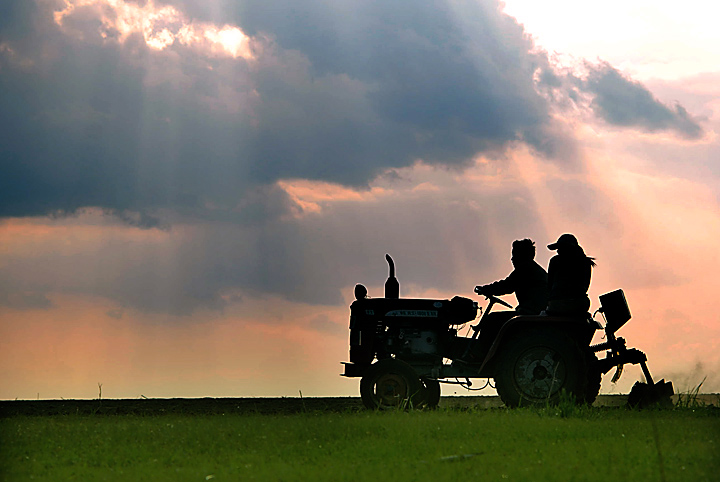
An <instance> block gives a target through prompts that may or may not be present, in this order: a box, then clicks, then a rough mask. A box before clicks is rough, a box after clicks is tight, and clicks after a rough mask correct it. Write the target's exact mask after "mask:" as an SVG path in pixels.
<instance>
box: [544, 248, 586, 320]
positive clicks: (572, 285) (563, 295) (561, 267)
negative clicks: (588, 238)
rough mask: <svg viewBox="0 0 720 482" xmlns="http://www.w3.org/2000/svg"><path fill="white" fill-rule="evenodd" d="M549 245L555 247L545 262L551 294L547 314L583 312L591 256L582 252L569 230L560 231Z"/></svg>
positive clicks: (584, 309)
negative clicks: (567, 232)
mask: <svg viewBox="0 0 720 482" xmlns="http://www.w3.org/2000/svg"><path fill="white" fill-rule="evenodd" d="M548 249H550V250H553V251H557V254H556V255H555V256H553V257H552V258H551V259H550V264H549V265H548V287H549V288H550V297H549V300H548V305H547V309H546V310H545V311H546V312H547V314H549V315H552V314H575V313H586V312H587V311H588V309H589V308H590V298H588V295H587V292H588V289H589V288H590V277H591V275H592V268H593V267H594V266H595V260H594V258H591V257H589V256H586V255H585V251H583V249H582V247H580V244H578V240H577V238H576V237H575V236H573V235H572V234H563V235H562V236H560V237H559V238H558V240H557V241H556V242H554V243H552V244H548Z"/></svg>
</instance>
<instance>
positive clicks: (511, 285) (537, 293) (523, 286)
mask: <svg viewBox="0 0 720 482" xmlns="http://www.w3.org/2000/svg"><path fill="white" fill-rule="evenodd" d="M511 256H512V257H511V258H510V261H511V262H512V264H513V267H514V268H515V269H514V270H513V271H512V273H510V274H509V275H508V277H507V278H505V279H503V280H500V281H495V282H494V283H490V284H487V285H481V286H476V287H475V293H477V294H479V295H509V294H511V293H515V297H516V298H517V301H518V306H517V308H515V310H514V311H496V312H493V313H490V314H489V315H488V317H487V318H486V319H485V321H483V323H482V326H480V329H481V330H483V334H484V335H487V334H488V332H491V333H492V332H497V331H498V330H499V329H500V327H501V326H502V325H503V323H505V322H506V321H507V320H509V319H510V318H512V317H513V316H515V315H537V314H539V313H540V312H541V311H542V310H544V309H545V307H546V306H547V303H548V294H549V293H548V274H547V272H546V271H545V270H544V269H543V267H542V266H540V265H539V264H537V262H536V261H535V243H534V242H533V241H532V240H531V239H519V240H516V241H513V243H512V255H511ZM483 338H485V339H487V337H485V336H483Z"/></svg>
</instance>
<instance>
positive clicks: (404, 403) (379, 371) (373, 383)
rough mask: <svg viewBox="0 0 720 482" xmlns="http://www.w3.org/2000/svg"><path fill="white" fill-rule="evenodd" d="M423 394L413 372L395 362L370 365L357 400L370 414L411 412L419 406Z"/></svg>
mask: <svg viewBox="0 0 720 482" xmlns="http://www.w3.org/2000/svg"><path fill="white" fill-rule="evenodd" d="M423 392H424V388H423V387H422V384H421V383H420V378H419V377H418V375H417V373H416V372H415V370H414V369H413V368H412V367H411V366H410V365H408V364H407V363H405V362H404V361H402V360H398V359H396V358H386V359H384V360H379V361H378V362H377V363H374V364H372V365H370V367H369V368H368V369H367V371H366V372H365V375H363V377H362V379H360V398H361V399H362V402H363V405H365V407H367V408H369V409H372V410H374V409H381V410H382V409H386V408H412V407H413V406H415V405H419V404H420V403H421V401H422V398H423Z"/></svg>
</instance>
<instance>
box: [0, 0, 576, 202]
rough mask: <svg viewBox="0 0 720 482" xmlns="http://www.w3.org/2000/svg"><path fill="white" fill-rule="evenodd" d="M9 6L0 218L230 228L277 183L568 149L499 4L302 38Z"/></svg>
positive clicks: (132, 13) (136, 6)
mask: <svg viewBox="0 0 720 482" xmlns="http://www.w3.org/2000/svg"><path fill="white" fill-rule="evenodd" d="M11 5H12V6H11V7H9V10H10V14H11V15H16V16H18V17H19V18H18V21H19V22H21V23H25V24H26V25H29V26H30V28H29V29H28V32H25V33H22V32H18V31H16V30H15V29H10V28H8V29H7V30H5V31H4V32H3V33H4V34H5V35H3V39H2V42H1V43H2V45H3V49H0V62H1V64H0V65H2V79H0V83H1V87H2V90H1V92H2V94H0V106H2V109H1V112H2V114H0V115H1V116H2V119H1V120H2V124H3V126H5V127H4V128H3V131H2V133H1V134H0V136H1V137H2V144H3V146H4V147H3V156H2V168H3V172H4V173H5V175H4V176H3V180H2V186H0V187H2V189H1V190H0V192H1V193H2V194H0V196H1V197H0V206H2V208H1V209H0V216H28V215H42V214H46V213H52V212H72V211H74V210H76V209H78V208H81V207H86V206H96V207H101V208H107V209H110V210H115V211H117V212H124V211H136V212H149V211H153V210H158V209H172V210H176V211H179V212H183V211H193V212H198V210H203V209H205V208H206V206H213V208H214V209H215V210H219V209H225V210H227V211H232V210H233V209H234V208H235V207H236V206H237V205H238V204H239V203H241V202H242V200H243V199H244V197H245V196H246V195H247V193H248V192H252V191H253V189H255V186H258V185H269V184H273V183H274V182H275V181H277V180H278V179H291V178H304V179H314V180H322V181H331V182H339V183H342V184H345V185H352V186H365V185H367V183H368V182H369V181H370V180H372V179H373V178H374V177H375V176H377V175H378V174H380V173H382V172H383V171H385V170H386V169H388V168H397V167H405V166H409V165H412V164H413V163H414V162H416V161H417V160H418V159H422V160H424V161H425V162H429V163H437V164H446V165H469V163H470V161H471V159H472V158H473V157H474V156H475V155H476V154H477V153H478V152H496V151H501V150H502V149H503V148H505V147H506V146H508V145H510V144H511V143H514V142H526V143H528V144H530V145H531V146H533V147H534V148H536V149H538V150H540V151H542V152H544V153H545V154H548V155H553V153H554V152H556V151H558V150H559V149H560V150H561V147H562V145H563V144H567V143H570V142H571V141H570V140H569V139H568V138H565V137H563V136H560V135H558V133H557V130H556V129H555V124H554V122H553V119H552V117H551V115H550V106H549V105H548V102H547V100H546V98H545V97H544V96H543V95H541V94H540V93H539V92H538V91H537V88H536V82H535V80H534V76H535V75H536V73H538V72H542V71H544V70H547V69H548V68H549V67H548V65H547V60H546V58H545V57H544V55H542V54H540V53H536V52H534V51H533V45H532V42H531V41H530V40H529V38H528V37H527V36H526V35H525V34H524V32H523V30H522V28H521V27H520V26H519V25H518V24H517V23H516V22H515V21H514V20H513V19H511V18H510V17H508V16H506V15H504V14H503V13H502V12H501V11H500V10H499V8H498V5H497V4H495V3H494V2H484V3H481V4H475V3H467V4H463V3H460V4H448V3H445V2H430V3H423V4H421V5H416V6H414V7H413V10H412V14H409V13H408V11H407V10H405V9H402V8H400V7H399V6H397V5H394V4H393V5H390V4H388V5H386V4H382V3H373V4H367V3H363V2H361V3H357V4H348V5H344V6H334V4H331V3H327V4H326V3H321V2H305V3H301V4H298V3H297V2H293V3H292V8H294V9H296V10H298V9H299V10H301V11H302V15H299V16H297V17H293V18H295V20H291V19H289V17H288V16H286V15H285V14H281V12H282V11H283V8H280V7H283V5H281V4H278V5H277V8H273V9H267V8H265V5H264V4H263V5H262V6H261V5H260V4H259V3H254V2H250V3H248V4H246V5H244V6H243V7H242V9H241V12H240V13H239V14H236V15H237V18H235V19H234V20H236V21H237V22H236V23H233V24H229V23H213V22H211V21H210V20H208V19H202V18H194V17H191V16H189V15H188V14H187V13H185V11H184V10H181V9H180V7H183V8H187V11H190V12H192V11H193V9H192V8H191V4H190V3H187V4H185V5H181V6H180V7H176V6H173V5H170V4H161V3H159V2H151V1H148V2H122V1H120V0H82V1H80V0H66V1H63V2H57V3H53V4H44V3H43V4H38V6H37V8H36V9H35V10H33V11H26V10H25V9H24V8H23V9H21V8H20V7H18V6H16V5H17V4H16V3H14V2H13V3H11ZM48 5H53V6H54V8H53V9H52V10H48V9H47V6H48ZM286 7H287V8H291V5H289V4H288V5H287V6H286ZM291 17H292V16H291ZM230 18H232V17H230ZM316 25H317V26H319V25H322V26H323V28H321V29H310V28H309V26H316ZM553 139H554V140H555V141H554V142H553Z"/></svg>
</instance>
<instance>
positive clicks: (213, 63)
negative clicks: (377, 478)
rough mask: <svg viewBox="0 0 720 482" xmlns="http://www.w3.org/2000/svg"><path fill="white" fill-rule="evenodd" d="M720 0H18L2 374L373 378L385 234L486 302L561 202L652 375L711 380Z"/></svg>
mask: <svg viewBox="0 0 720 482" xmlns="http://www.w3.org/2000/svg"><path fill="white" fill-rule="evenodd" d="M713 9H715V10H716V11H714V12H713V11H711V10H713ZM717 10H720V7H716V6H708V5H707V2H700V1H698V0H690V1H686V2H683V3H682V5H678V4H677V2H672V3H671V2H659V1H653V2H649V1H633V0H624V1H622V2H620V1H614V0H609V1H607V2H604V3H603V4H602V5H601V6H598V5H594V4H589V3H587V2H572V1H561V0H548V1H545V2H535V1H530V0H508V1H507V2H504V3H503V2H498V1H494V0H444V1H443V0H431V1H426V2H411V1H400V0H395V1H386V2H375V1H350V0H341V1H338V0H276V1H273V2H267V1H265V0H263V1H257V0H166V1H165V0H125V1H123V0H6V1H4V2H2V4H1V5H0V126H2V127H1V128H0V173H1V175H0V379H2V384H0V399H36V398H41V399H59V398H66V399H68V398H97V397H98V396H100V395H101V396H102V397H104V398H138V397H148V398H155V397H263V396H299V395H300V394H302V395H303V396H356V395H357V394H358V379H347V378H343V377H340V376H339V374H340V373H341V372H342V367H341V364H340V362H342V361H347V360H348V318H349V310H348V306H349V304H350V303H351V302H352V300H353V294H352V290H353V287H354V285H355V284H356V283H363V284H365V285H366V286H367V287H368V290H369V294H370V296H374V297H379V296H382V292H383V288H382V286H383V283H384V281H385V278H386V277H387V264H386V263H385V260H384V255H385V253H390V254H391V255H392V256H393V258H394V259H395V263H396V267H397V276H398V279H399V281H400V284H401V296H403V297H418V298H450V297H452V296H455V295H461V296H466V297H470V298H473V299H475V300H477V301H479V302H480V304H481V305H482V304H483V303H484V300H483V299H482V298H477V297H476V296H475V295H474V294H473V292H472V290H473V287H474V286H475V285H477V284H486V283H488V282H491V281H494V280H497V279H501V278H504V277H505V276H506V275H507V274H508V273H509V272H510V271H511V270H512V266H511V263H510V245H511V243H512V241H513V240H515V239H521V238H526V237H529V238H531V239H533V240H534V241H535V242H536V244H537V248H538V251H537V257H536V259H537V261H538V262H539V263H540V264H541V265H543V266H547V263H548V261H549V259H550V256H551V254H552V253H551V252H550V251H549V250H547V249H546V248H545V246H546V245H547V244H549V243H551V242H553V241H555V240H556V239H557V237H558V236H559V235H560V234H562V233H566V232H571V233H574V234H575V235H576V236H577V238H578V239H579V241H580V244H581V245H582V246H583V248H584V249H585V251H586V253H588V255H590V256H593V257H595V258H596V262H597V267H596V268H595V270H594V273H593V281H592V285H591V288H590V293H589V294H590V297H591V300H592V307H591V311H594V310H595V309H597V308H598V307H599V302H598V296H599V295H601V294H603V293H606V292H609V291H612V290H615V289H618V288H622V289H623V290H624V291H625V294H626V297H627V299H628V302H629V304H630V309H631V311H632V314H633V318H632V320H631V321H630V322H629V323H628V324H627V325H626V326H625V327H623V328H622V329H621V331H620V332H619V334H620V335H621V336H623V337H624V338H625V339H626V340H627V342H628V345H629V346H633V347H637V348H639V349H641V350H643V351H644V352H646V353H647V355H648V359H649V368H650V370H651V372H652V374H653V376H654V377H655V378H657V379H659V378H665V379H669V380H672V381H673V382H674V384H675V387H676V389H677V390H678V391H687V390H690V389H693V388H694V387H696V386H698V385H699V384H700V383H702V384H703V385H702V390H701V391H703V392H718V391H720V376H718V373H720V349H719V348H720V323H719V321H720V314H719V313H718V310H717V307H716V299H717V293H716V288H717V285H718V282H717V276H716V273H718V272H720V257H718V254H717V250H716V246H717V244H718V243H717V240H718V239H720V210H719V209H718V204H719V203H720V163H719V162H718V161H719V160H720V140H718V135H717V133H718V131H720V33H719V32H718V29H717V28H715V26H714V25H712V24H711V22H712V21H713V19H715V18H717V14H718V13H720V12H719V11H717ZM507 298H508V301H510V302H511V303H513V302H514V301H515V300H514V297H513V296H508V297H507ZM464 329H467V327H465V328H464ZM598 337H599V335H598ZM596 341H601V340H599V338H598V339H597V340H596ZM641 378H642V374H641V371H640V369H639V368H638V367H637V366H629V367H626V369H625V374H624V375H623V378H622V379H621V380H620V382H618V383H617V384H613V383H611V381H610V375H607V376H606V377H604V379H603V382H602V388H601V393H627V392H628V391H629V389H630V387H631V386H632V384H633V383H634V382H635V381H637V380H640V379H641ZM443 393H444V394H448V395H452V394H458V395H462V394H465V393H467V392H465V391H464V390H463V389H461V388H456V387H452V386H451V387H450V388H447V389H444V391H443ZM477 393H480V394H493V393H494V392H493V390H492V389H490V388H488V389H486V390H484V391H481V392H472V394H477Z"/></svg>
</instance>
